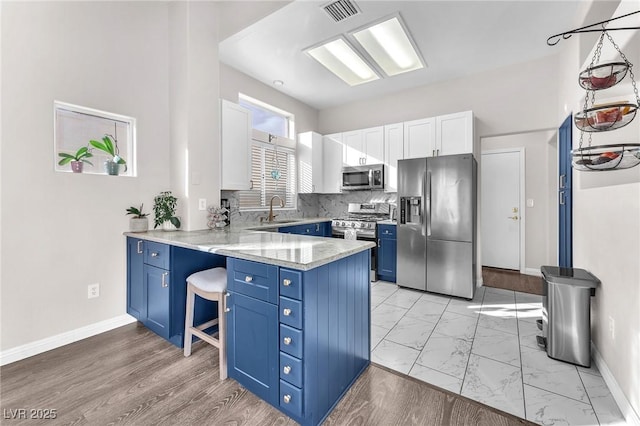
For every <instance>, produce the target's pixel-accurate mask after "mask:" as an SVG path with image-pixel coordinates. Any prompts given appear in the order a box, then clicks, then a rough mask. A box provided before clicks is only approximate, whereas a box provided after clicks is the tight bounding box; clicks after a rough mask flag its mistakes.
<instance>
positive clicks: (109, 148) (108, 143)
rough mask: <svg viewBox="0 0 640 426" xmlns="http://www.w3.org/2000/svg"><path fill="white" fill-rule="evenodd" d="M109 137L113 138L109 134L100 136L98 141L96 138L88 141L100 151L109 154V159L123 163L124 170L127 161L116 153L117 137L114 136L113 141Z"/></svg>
mask: <svg viewBox="0 0 640 426" xmlns="http://www.w3.org/2000/svg"><path fill="white" fill-rule="evenodd" d="M111 138H113V136H111V135H104V137H103V138H102V142H100V141H96V140H93V139H92V140H90V141H89V143H90V144H91V146H93V147H94V148H96V149H99V150H100V151H103V152H106V153H107V154H109V155H110V156H111V158H112V159H111V160H109V161H112V162H114V163H118V164H123V165H124V170H125V171H126V170H127V162H126V161H125V160H124V158H122V157H120V156H119V155H118V152H119V150H118V141H117V139H115V138H114V140H115V142H113V141H112V140H111Z"/></svg>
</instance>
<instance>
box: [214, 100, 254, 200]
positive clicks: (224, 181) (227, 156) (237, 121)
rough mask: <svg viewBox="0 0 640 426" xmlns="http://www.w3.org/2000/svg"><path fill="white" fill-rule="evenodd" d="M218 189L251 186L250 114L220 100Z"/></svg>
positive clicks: (236, 188)
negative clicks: (219, 181)
mask: <svg viewBox="0 0 640 426" xmlns="http://www.w3.org/2000/svg"><path fill="white" fill-rule="evenodd" d="M220 111H221V123H222V124H221V151H222V152H221V155H220V178H221V179H220V180H221V186H220V188H221V189H229V190H246V189H250V186H251V183H250V180H251V151H250V148H249V146H250V140H251V111H249V110H248V109H246V108H244V107H241V106H240V105H237V104H234V103H232V102H229V101H227V100H224V99H222V105H221V108H220Z"/></svg>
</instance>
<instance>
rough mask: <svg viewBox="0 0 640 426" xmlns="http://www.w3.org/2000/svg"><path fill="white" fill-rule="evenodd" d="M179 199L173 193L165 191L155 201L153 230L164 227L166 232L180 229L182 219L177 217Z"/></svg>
mask: <svg viewBox="0 0 640 426" xmlns="http://www.w3.org/2000/svg"><path fill="white" fill-rule="evenodd" d="M177 205H178V199H177V198H176V197H174V196H173V195H172V194H171V191H163V192H161V193H160V194H158V195H156V197H155V198H154V199H153V215H154V224H153V228H154V229H155V228H157V227H158V226H162V229H164V230H165V231H175V230H176V229H178V228H180V218H179V217H177V216H176V206H177Z"/></svg>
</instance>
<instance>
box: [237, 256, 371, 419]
mask: <svg viewBox="0 0 640 426" xmlns="http://www.w3.org/2000/svg"><path fill="white" fill-rule="evenodd" d="M370 262H371V257H370V253H369V251H368V250H367V251H364V252H361V253H357V254H354V255H351V256H349V257H346V258H343V259H339V260H337V261H335V262H332V263H329V264H327V265H323V266H320V267H318V268H315V269H311V270H308V271H299V270H291V269H287V268H278V271H279V273H278V274H271V275H270V276H271V278H270V279H269V280H267V281H268V282H269V284H268V286H269V288H272V287H271V285H272V280H276V281H275V283H273V284H275V289H276V291H278V298H277V301H276V303H275V304H271V303H270V302H269V301H266V300H259V299H257V298H255V297H253V296H252V295H251V294H240V293H235V292H234V293H232V294H230V296H229V298H228V307H229V309H230V311H229V313H228V314H227V315H228V317H227V325H228V328H227V351H228V352H227V355H228V365H229V377H231V378H233V379H235V380H237V381H238V382H239V383H240V384H241V385H243V386H245V387H246V388H247V389H249V390H250V391H252V392H254V393H255V394H256V395H258V396H259V397H261V398H262V399H264V400H265V401H267V402H269V403H270V404H272V405H273V406H274V407H276V408H278V409H279V410H281V411H282V412H284V413H285V414H287V415H288V416H289V417H291V418H292V419H293V420H295V421H296V422H298V423H300V424H302V425H314V426H315V425H319V424H321V423H322V422H323V421H324V419H325V418H326V416H327V415H328V414H329V412H330V411H331V409H332V408H333V407H334V406H335V404H336V403H337V402H338V401H339V400H340V398H342V396H343V395H344V394H345V393H346V392H347V390H348V389H349V388H350V386H351V385H352V384H353V382H354V381H355V380H356V379H357V378H358V376H359V375H360V374H361V373H362V372H363V371H364V369H365V368H366V367H367V366H368V365H369V361H370V344H371V342H370V333H371V330H370V312H369V299H370V293H369V291H370V282H369V271H370V267H371V265H370ZM251 264H254V265H253V266H252V265H251ZM263 266H264V265H263V264H260V263H255V262H247V261H239V260H238V259H233V258H229V259H228V260H227V277H228V281H227V285H228V287H230V286H232V285H233V283H232V282H237V280H238V277H241V276H242V275H240V274H239V272H240V271H238V270H237V267H239V268H241V269H243V272H246V270H247V269H249V270H254V269H255V270H259V269H260V268H262V267H263ZM267 266H268V265H267ZM263 284H265V283H263ZM236 289H237V290H238V291H247V292H251V290H249V289H250V287H246V286H238V287H236ZM285 309H290V312H289V311H287V313H288V314H285Z"/></svg>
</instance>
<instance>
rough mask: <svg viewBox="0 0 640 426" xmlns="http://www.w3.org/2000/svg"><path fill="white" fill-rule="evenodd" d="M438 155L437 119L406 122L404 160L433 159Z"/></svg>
mask: <svg viewBox="0 0 640 426" xmlns="http://www.w3.org/2000/svg"><path fill="white" fill-rule="evenodd" d="M435 155H436V119H435V118H434V117H432V118H423V119H421V120H413V121H405V122H404V158H421V157H433V156H435Z"/></svg>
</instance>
